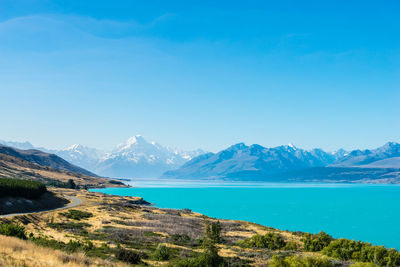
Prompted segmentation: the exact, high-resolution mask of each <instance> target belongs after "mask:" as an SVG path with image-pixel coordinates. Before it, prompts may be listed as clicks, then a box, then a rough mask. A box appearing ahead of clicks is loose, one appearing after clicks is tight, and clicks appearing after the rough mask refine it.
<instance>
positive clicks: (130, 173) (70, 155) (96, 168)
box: [0, 135, 205, 178]
mask: <svg viewBox="0 0 400 267" xmlns="http://www.w3.org/2000/svg"><path fill="white" fill-rule="evenodd" d="M0 144H4V145H7V146H12V147H15V148H19V149H40V150H41V151H44V152H47V153H53V154H56V155H57V156H59V157H62V158H63V159H65V160H66V161H68V162H70V163H72V164H74V165H77V166H80V167H82V168H85V169H87V170H89V171H91V172H94V173H96V174H98V175H101V176H108V177H114V178H130V177H143V178H156V177H159V176H161V174H163V173H164V172H165V171H168V170H173V169H177V168H179V167H180V166H182V165H183V164H184V163H185V162H187V161H189V160H191V159H192V158H194V157H197V156H199V155H200V154H203V153H205V152H204V151H202V150H201V149H198V150H194V151H181V150H178V149H173V148H169V147H164V146H162V145H160V144H158V143H156V142H148V141H146V140H145V139H144V138H143V137H142V136H141V135H136V136H133V137H131V138H129V139H128V140H127V141H126V142H124V143H122V144H119V145H117V146H116V147H115V148H114V149H112V150H111V151H102V150H99V149H96V148H90V147H86V146H83V145H79V144H76V145H72V146H70V147H67V148H65V149H59V150H54V149H46V148H37V147H34V146H33V145H32V144H31V143H29V142H6V141H1V140H0Z"/></svg>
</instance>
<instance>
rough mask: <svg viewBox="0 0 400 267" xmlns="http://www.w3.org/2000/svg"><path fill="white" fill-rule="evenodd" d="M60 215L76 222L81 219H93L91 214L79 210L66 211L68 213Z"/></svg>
mask: <svg viewBox="0 0 400 267" xmlns="http://www.w3.org/2000/svg"><path fill="white" fill-rule="evenodd" d="M60 214H61V215H63V216H65V217H67V218H69V219H73V220H78V221H79V220H81V219H87V218H90V217H93V213H91V212H86V211H81V210H68V212H63V213H60Z"/></svg>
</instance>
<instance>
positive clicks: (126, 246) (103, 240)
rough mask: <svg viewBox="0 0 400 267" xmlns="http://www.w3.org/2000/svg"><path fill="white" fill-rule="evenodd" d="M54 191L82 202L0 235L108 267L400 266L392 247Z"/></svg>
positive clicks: (24, 219) (6, 225)
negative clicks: (162, 266) (72, 207)
mask: <svg viewBox="0 0 400 267" xmlns="http://www.w3.org/2000/svg"><path fill="white" fill-rule="evenodd" d="M51 190H55V189H51ZM60 191H61V192H63V194H69V195H74V196H75V197H78V198H81V199H82V200H84V203H86V204H83V205H82V206H79V207H77V208H74V209H69V210H67V211H54V212H45V213H42V214H32V215H26V216H19V217H15V218H14V219H13V220H6V219H2V220H1V221H0V239H1V238H3V237H1V235H6V236H12V237H18V238H19V239H21V240H22V239H24V241H23V242H26V244H27V246H39V247H42V248H44V249H45V250H47V251H48V250H49V249H50V248H51V249H56V250H57V251H59V252H57V253H62V255H71V257H72V258H74V257H78V256H76V255H79V258H80V259H84V261H87V262H102V264H104V265H107V264H108V265H110V266H118V265H124V264H128V265H139V266H142V265H143V266H144V265H147V266H159V265H165V266H182V267H185V266H267V265H268V266H272V267H297V266H301V267H303V266H304V267H308V266H310V267H311V266H321V267H325V266H327V267H330V266H352V265H354V266H364V267H365V266H400V254H399V252H398V251H396V250H394V249H386V248H384V247H380V246H372V245H371V244H369V243H363V242H357V241H352V240H346V239H334V238H332V237H331V236H329V235H327V234H326V233H323V232H321V233H318V234H308V233H301V232H289V231H280V230H276V229H272V228H268V227H264V226H261V225H257V224H252V223H248V222H240V221H228V220H217V219H213V218H209V217H207V216H204V215H201V214H197V213H193V212H191V211H190V210H171V209H159V208H154V207H150V206H141V205H138V203H139V204H140V203H142V202H143V200H142V199H140V198H132V197H119V196H110V195H104V194H100V193H93V192H88V191H85V190H67V189H57V190H56V193H57V192H60ZM21 242H22V241H21ZM0 251H1V248H0ZM72 255H74V256H72ZM0 257H1V256H0ZM0 262H1V258H0ZM65 264H69V265H71V262H70V261H66V262H65ZM74 264H77V265H78V266H80V265H79V264H81V265H82V266H84V265H85V263H82V262H80V263H79V264H78V263H74ZM26 265H27V266H30V265H29V264H26ZM0 266H1V264H0ZM22 266H23V265H22ZM45 266H46V265H45ZM57 266H61V265H57Z"/></svg>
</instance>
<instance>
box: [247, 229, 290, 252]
mask: <svg viewBox="0 0 400 267" xmlns="http://www.w3.org/2000/svg"><path fill="white" fill-rule="evenodd" d="M240 244H242V245H244V246H246V247H253V248H268V249H281V248H283V247H285V245H286V242H285V240H284V239H283V237H282V236H281V235H280V234H277V233H267V234H265V235H258V234H257V235H254V236H252V237H251V238H248V239H245V240H243V241H241V242H240Z"/></svg>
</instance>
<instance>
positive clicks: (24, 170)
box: [0, 154, 120, 187]
mask: <svg viewBox="0 0 400 267" xmlns="http://www.w3.org/2000/svg"><path fill="white" fill-rule="evenodd" d="M0 177H4V178H18V179H28V180H34V181H41V182H43V183H45V184H46V183H47V182H49V181H60V182H64V183H66V182H67V181H68V180H69V179H72V180H73V181H74V182H75V184H77V185H80V186H88V187H116V186H120V185H116V184H111V183H110V180H109V179H105V178H99V177H90V176H86V175H81V174H77V173H73V172H67V171H60V170H56V169H53V168H50V167H45V166H41V165H38V164H34V163H30V162H28V161H25V160H22V159H19V158H16V157H13V156H9V155H4V154H0Z"/></svg>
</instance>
